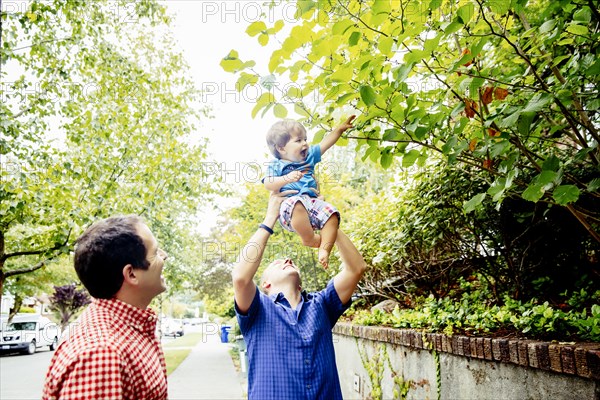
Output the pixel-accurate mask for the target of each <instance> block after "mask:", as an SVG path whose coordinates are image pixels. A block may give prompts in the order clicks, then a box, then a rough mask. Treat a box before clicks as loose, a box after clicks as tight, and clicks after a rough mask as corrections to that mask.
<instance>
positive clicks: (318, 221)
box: [279, 195, 340, 232]
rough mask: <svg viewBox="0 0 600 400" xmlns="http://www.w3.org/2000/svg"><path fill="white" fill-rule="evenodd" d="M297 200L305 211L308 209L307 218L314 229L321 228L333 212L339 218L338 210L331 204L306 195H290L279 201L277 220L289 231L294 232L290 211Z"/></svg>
mask: <svg viewBox="0 0 600 400" xmlns="http://www.w3.org/2000/svg"><path fill="white" fill-rule="evenodd" d="M297 202H301V203H302V205H303V206H304V208H306V211H308V219H309V220H310V225H311V226H312V228H313V229H314V230H321V229H323V226H324V225H325V223H326V222H327V221H328V220H329V218H330V217H331V216H332V215H333V214H337V216H338V218H340V212H339V211H338V210H337V208H335V207H334V206H332V205H331V204H329V203H327V202H325V201H323V200H320V199H315V198H313V197H310V196H307V195H300V196H292V197H289V198H287V199H285V200H284V201H283V203H281V207H280V208H279V222H280V223H281V226H283V227H284V228H285V229H287V230H288V231H290V232H294V228H292V211H293V210H294V206H295V205H296V203H297Z"/></svg>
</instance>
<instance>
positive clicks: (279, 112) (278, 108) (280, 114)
mask: <svg viewBox="0 0 600 400" xmlns="http://www.w3.org/2000/svg"><path fill="white" fill-rule="evenodd" d="M273 114H275V116H276V117H277V118H285V117H287V115H288V110H287V108H285V106H284V105H283V104H279V103H277V104H275V107H274V108H273Z"/></svg>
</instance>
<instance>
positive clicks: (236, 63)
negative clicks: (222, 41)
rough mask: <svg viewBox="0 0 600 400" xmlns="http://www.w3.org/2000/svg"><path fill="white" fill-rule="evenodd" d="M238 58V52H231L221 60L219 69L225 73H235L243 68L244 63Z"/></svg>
mask: <svg viewBox="0 0 600 400" xmlns="http://www.w3.org/2000/svg"><path fill="white" fill-rule="evenodd" d="M237 57H238V52H237V51H235V50H231V51H230V52H229V54H228V55H227V56H226V57H225V58H223V59H222V60H221V63H220V64H219V65H220V66H221V68H223V69H224V70H225V72H236V71H238V70H239V69H241V68H243V65H244V63H243V62H242V60H240V59H239V58H237Z"/></svg>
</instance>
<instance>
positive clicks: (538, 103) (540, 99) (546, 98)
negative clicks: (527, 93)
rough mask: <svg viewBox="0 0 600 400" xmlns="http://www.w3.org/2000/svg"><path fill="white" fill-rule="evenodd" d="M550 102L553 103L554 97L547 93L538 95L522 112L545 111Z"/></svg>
mask: <svg viewBox="0 0 600 400" xmlns="http://www.w3.org/2000/svg"><path fill="white" fill-rule="evenodd" d="M550 101H552V96H551V95H549V94H547V93H541V94H539V93H538V94H536V95H535V96H533V98H532V99H531V100H529V102H528V103H527V105H526V106H525V108H524V109H523V110H522V112H524V113H526V112H537V111H540V110H541V109H543V108H544V107H545V106H546V105H547V104H548V103H549V102H550Z"/></svg>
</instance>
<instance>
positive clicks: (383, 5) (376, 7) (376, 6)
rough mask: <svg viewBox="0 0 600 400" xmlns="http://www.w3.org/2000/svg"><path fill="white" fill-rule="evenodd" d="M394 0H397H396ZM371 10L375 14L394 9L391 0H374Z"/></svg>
mask: <svg viewBox="0 0 600 400" xmlns="http://www.w3.org/2000/svg"><path fill="white" fill-rule="evenodd" d="M394 1H396V0H394ZM371 11H372V13H373V15H377V14H389V13H390V12H391V11H392V5H391V4H390V0H376V1H374V2H373V6H372V8H371Z"/></svg>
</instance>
